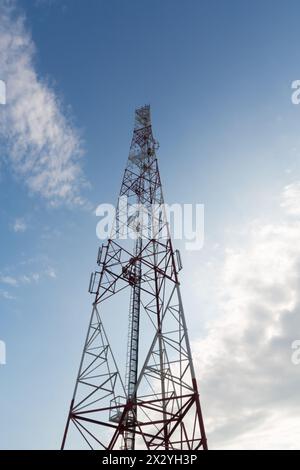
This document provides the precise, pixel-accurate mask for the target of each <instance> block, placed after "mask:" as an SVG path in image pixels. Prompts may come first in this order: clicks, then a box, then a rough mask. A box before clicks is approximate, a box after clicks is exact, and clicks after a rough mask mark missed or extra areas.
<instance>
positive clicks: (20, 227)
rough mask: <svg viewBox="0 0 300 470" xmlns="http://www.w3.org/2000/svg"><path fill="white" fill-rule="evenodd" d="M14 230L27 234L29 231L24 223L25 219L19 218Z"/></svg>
mask: <svg viewBox="0 0 300 470" xmlns="http://www.w3.org/2000/svg"><path fill="white" fill-rule="evenodd" d="M13 230H14V232H16V233H17V232H25V231H26V230H27V225H26V223H25V221H24V219H22V218H19V219H16V220H15V221H14V225H13Z"/></svg>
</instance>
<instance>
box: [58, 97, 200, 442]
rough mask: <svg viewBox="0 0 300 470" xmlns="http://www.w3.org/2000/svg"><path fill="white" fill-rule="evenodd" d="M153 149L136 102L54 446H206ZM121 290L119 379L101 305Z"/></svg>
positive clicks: (144, 111)
mask: <svg viewBox="0 0 300 470" xmlns="http://www.w3.org/2000/svg"><path fill="white" fill-rule="evenodd" d="M157 147H158V145H157V143H156V141H155V139H154V137H153V134H152V126H151V120H150V107H149V106H144V107H142V108H139V109H137V110H136V114H135V128H134V132H133V138H132V143H131V147H130V153H129V158H128V162H127V166H126V169H125V173H124V177H123V182H122V186H121V191H120V196H119V204H118V208H117V211H116V220H115V225H114V228H113V230H112V235H111V238H110V239H109V240H108V241H107V243H106V244H104V245H103V246H102V247H101V248H100V249H99V254H98V261H97V263H98V266H99V269H98V270H97V271H96V272H94V273H93V274H92V276H91V281H90V292H91V293H93V294H94V295H95V298H94V302H93V307H92V315H91V319H90V324H89V327H88V333H87V337H86V341H85V345H84V350H83V354H82V359H81V363H80V367H79V373H78V377H77V380H76V385H75V390H74V394H73V398H72V401H71V406H70V410H69V414H68V419H67V424H66V428H65V432H64V436H63V442H62V449H64V448H65V447H67V446H72V445H73V446H74V445H75V446H76V447H78V446H79V447H82V444H84V446H85V447H86V448H88V449H102V450H111V449H126V450H132V449H134V448H137V449H151V450H163V449H164V450H175V449H176V450H177V449H179V450H180V449H185V450H197V449H207V442H206V436H205V430H204V424H203V419H202V413H201V407H200V400H199V393H198V389H197V382H196V378H195V371H194V367H193V362H192V355H191V348H190V344H189V339H188V333H187V327H186V322H185V316H184V311H183V305H182V300H181V295H180V285H179V280H178V272H179V270H180V269H181V261H180V255H179V253H178V252H177V251H174V249H173V247H172V241H171V237H170V234H169V229H168V222H167V218H166V215H165V210H164V200H163V194H162V186H161V180H160V174H159V170H158V164H157V158H156V150H157ZM125 196H126V198H127V206H126V207H125V206H124V204H123V203H122V204H121V202H122V201H123V199H124V197H125ZM128 212H129V213H130V215H128ZM124 292H125V293H128V305H127V307H125V310H127V311H128V308H129V322H128V345H127V357H126V369H125V370H126V372H125V383H124V382H123V380H122V375H124V374H123V373H121V372H122V370H121V366H120V364H119V366H120V367H118V365H117V361H116V359H115V357H114V354H113V351H112V348H111V345H110V342H109V340H108V336H107V334H106V331H105V329H104V325H103V319H105V318H104V317H105V315H104V314H103V315H102V311H103V307H104V305H106V304H109V302H110V300H111V299H112V298H115V297H117V296H120V295H121V293H124ZM122 298H123V297H122ZM123 309H124V305H123V301H121V306H120V305H119V306H118V311H116V310H114V311H110V310H109V308H108V311H109V312H110V315H115V316H116V322H117V321H118V317H117V315H118V313H119V311H120V310H123ZM124 313H125V312H124ZM124 313H123V314H124ZM102 317H103V318H102ZM147 322H148V323H147ZM143 328H144V330H143ZM114 336H116V332H114ZM121 337H123V334H122V333H121V332H120V340H121ZM149 337H150V338H151V339H152V342H151V343H150V344H149V346H148V347H146V346H145V344H146V341H145V340H146V338H149ZM141 345H142V346H143V348H141ZM141 349H143V353H144V354H143V360H142V361H141V357H142V352H141ZM124 362H125V361H124ZM119 369H120V370H119ZM71 428H72V429H71ZM74 431H76V432H77V436H75V435H74ZM71 434H72V436H71ZM79 438H80V439H79Z"/></svg>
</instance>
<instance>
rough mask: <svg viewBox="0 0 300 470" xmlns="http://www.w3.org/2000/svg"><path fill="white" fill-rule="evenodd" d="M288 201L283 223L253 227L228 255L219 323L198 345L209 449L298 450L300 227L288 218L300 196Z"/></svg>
mask: <svg viewBox="0 0 300 470" xmlns="http://www.w3.org/2000/svg"><path fill="white" fill-rule="evenodd" d="M294 187H296V188H297V187H298V185H296V186H294ZM286 195H287V188H285V189H284V192H283V195H282V196H283V198H284V199H285V200H287V199H286ZM288 201H289V203H288V204H287V205H283V208H284V210H285V212H284V213H283V214H282V220H281V221H280V222H276V223H274V222H272V223H270V222H269V221H260V222H259V221H255V222H252V223H250V224H249V226H248V230H246V231H245V233H247V235H245V239H244V241H243V242H242V243H241V244H240V245H239V246H233V247H230V248H228V249H227V250H226V252H225V261H224V264H222V266H220V267H219V279H218V287H217V292H218V295H217V306H218V311H219V312H220V314H219V317H218V318H217V320H216V321H214V322H213V323H211V324H210V325H209V329H208V335H207V337H205V338H204V339H202V340H201V341H198V342H196V343H195V344H194V345H193V347H194V351H195V360H196V361H195V362H196V365H197V370H198V377H199V383H200V390H201V392H202V406H203V412H204V417H205V419H206V427H207V433H208V438H209V443H210V446H211V447H217V448H220V447H223V448H283V447H284V448H299V438H300V425H299V413H300V400H299V388H300V366H298V367H297V366H295V365H293V364H292V362H291V355H292V349H291V344H292V342H293V341H294V340H295V339H300V295H299V294H300V284H299V279H300V243H299V240H300V220H299V218H295V217H293V218H290V217H288V215H290V214H291V210H292V212H293V215H296V211H295V210H294V209H292V208H295V207H297V204H298V201H299V195H298V191H294V190H293V191H291V190H289V191H288ZM299 215H300V213H299ZM212 301H213V300H212ZM289 429H290V432H289Z"/></svg>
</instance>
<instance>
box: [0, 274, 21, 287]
mask: <svg viewBox="0 0 300 470" xmlns="http://www.w3.org/2000/svg"><path fill="white" fill-rule="evenodd" d="M0 283H2V284H7V285H9V286H17V285H18V281H17V279H16V278H14V277H12V276H0Z"/></svg>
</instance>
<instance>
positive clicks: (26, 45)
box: [0, 0, 84, 205]
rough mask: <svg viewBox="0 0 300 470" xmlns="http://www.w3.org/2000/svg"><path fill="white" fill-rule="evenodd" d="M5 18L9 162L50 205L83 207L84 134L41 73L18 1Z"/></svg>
mask: <svg viewBox="0 0 300 470" xmlns="http://www.w3.org/2000/svg"><path fill="white" fill-rule="evenodd" d="M0 16H1V25H0V70H1V75H2V76H1V78H2V79H4V80H5V81H6V84H7V105H6V106H3V107H2V109H1V115H0V118H1V119H0V135H1V137H2V138H4V139H5V141H6V144H7V155H8V157H7V161H8V162H9V164H10V166H11V167H12V169H13V171H14V173H15V174H16V175H18V176H19V177H20V178H21V179H22V181H24V182H25V184H26V185H27V187H28V189H29V190H30V192H32V193H36V194H39V195H40V196H42V197H43V198H45V199H47V200H48V201H49V203H50V204H52V205H56V204H60V203H62V202H64V203H72V204H79V205H82V204H83V202H84V201H83V199H82V197H81V196H80V191H81V188H82V186H83V185H84V177H83V173H82V169H81V157H82V154H83V151H82V142H81V139H80V136H79V133H78V131H77V129H76V128H75V127H74V126H73V124H72V123H71V120H70V119H68V117H67V116H66V114H65V112H64V109H63V106H62V104H61V102H60V100H59V99H58V97H57V96H56V94H55V91H54V90H53V89H52V88H51V87H50V86H49V84H47V83H46V81H44V80H42V79H41V78H40V76H39V75H38V73H37V71H36V69H35V65H34V56H35V45H34V44H33V41H32V38H31V36H30V33H29V31H28V30H27V28H26V24H25V19H24V16H22V15H21V14H20V13H19V12H18V11H17V9H16V2H15V1H14V0H3V1H2V2H1V5H0Z"/></svg>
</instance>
